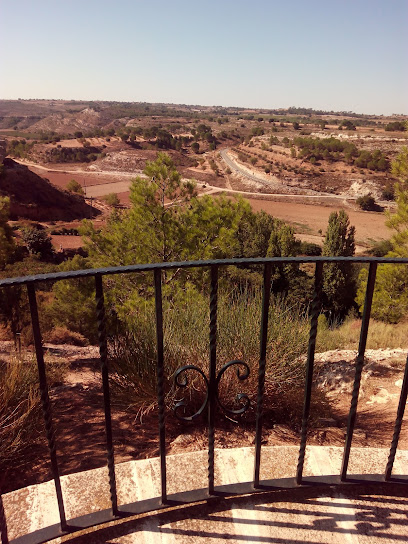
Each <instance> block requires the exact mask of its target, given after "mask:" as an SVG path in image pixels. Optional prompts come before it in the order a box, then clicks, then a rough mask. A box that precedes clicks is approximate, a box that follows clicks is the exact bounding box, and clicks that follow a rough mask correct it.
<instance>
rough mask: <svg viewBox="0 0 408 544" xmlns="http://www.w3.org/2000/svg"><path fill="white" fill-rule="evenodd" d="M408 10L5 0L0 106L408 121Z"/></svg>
mask: <svg viewBox="0 0 408 544" xmlns="http://www.w3.org/2000/svg"><path fill="white" fill-rule="evenodd" d="M407 29H408V0H279V1H278V0H217V1H213V0H204V1H202V2H194V0H188V1H187V0H115V1H113V0H98V1H96V0H0V98H19V97H20V98H66V99H89V100H96V99H103V100H120V101H146V102H174V103H179V104H183V103H184V104H202V105H222V106H252V107H258V108H277V107H288V106H306V107H313V108H322V109H326V110H346V111H348V110H352V111H355V112H361V113H384V114H390V113H408V31H407Z"/></svg>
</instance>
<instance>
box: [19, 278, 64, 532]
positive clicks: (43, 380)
mask: <svg viewBox="0 0 408 544" xmlns="http://www.w3.org/2000/svg"><path fill="white" fill-rule="evenodd" d="M27 292H28V301H29V304H30V313H31V325H32V329H33V336H34V345H35V354H36V358H37V366H38V376H39V381H40V393H41V405H42V410H43V415H44V422H45V434H46V436H47V440H48V448H49V451H50V460H51V470H52V476H53V478H54V484H55V491H56V494H57V501H58V510H59V515H60V523H61V530H62V531H65V530H66V529H67V520H66V517H65V508H64V499H63V496H62V489H61V481H60V475H59V470H58V460H57V449H56V445H55V436H54V428H53V424H52V413H51V403H50V398H49V396H48V385H47V376H46V372H45V364H44V353H43V347H42V339H41V330H40V322H39V319H38V308H37V299H36V296H35V287H34V285H33V284H32V283H29V284H27Z"/></svg>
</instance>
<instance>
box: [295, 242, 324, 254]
mask: <svg viewBox="0 0 408 544" xmlns="http://www.w3.org/2000/svg"><path fill="white" fill-rule="evenodd" d="M300 254H301V255H307V256H311V257H315V256H316V257H319V256H320V255H321V254H322V248H321V247H320V246H319V245H318V244H314V243H313V242H301V244H300Z"/></svg>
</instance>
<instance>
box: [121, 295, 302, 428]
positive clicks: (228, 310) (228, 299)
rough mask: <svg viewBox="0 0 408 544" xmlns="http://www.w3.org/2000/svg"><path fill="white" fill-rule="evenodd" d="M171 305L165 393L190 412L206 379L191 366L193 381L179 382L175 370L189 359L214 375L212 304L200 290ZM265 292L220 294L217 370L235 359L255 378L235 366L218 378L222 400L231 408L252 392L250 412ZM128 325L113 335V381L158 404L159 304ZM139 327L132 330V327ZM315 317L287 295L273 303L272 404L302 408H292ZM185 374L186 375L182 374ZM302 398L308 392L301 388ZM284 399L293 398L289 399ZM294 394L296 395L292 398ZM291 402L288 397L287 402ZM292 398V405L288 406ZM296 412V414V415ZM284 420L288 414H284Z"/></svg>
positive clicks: (141, 401) (130, 396) (128, 396)
mask: <svg viewBox="0 0 408 544" xmlns="http://www.w3.org/2000/svg"><path fill="white" fill-rule="evenodd" d="M192 297H193V298H192V299H190V298H189V297H188V296H187V298H186V299H184V300H183V301H178V302H177V303H175V304H165V308H164V353H165V371H164V374H165V376H166V382H165V388H166V400H167V406H168V408H169V409H171V408H173V406H174V403H175V402H176V401H179V400H182V399H184V400H185V402H186V404H187V407H186V413H185V415H191V413H193V412H194V411H195V410H197V409H198V408H199V407H200V404H201V403H202V402H203V400H204V397H205V381H204V378H203V377H202V376H201V375H200V373H199V372H197V371H194V370H189V371H188V372H187V373H185V374H184V375H183V376H181V378H187V382H188V384H187V386H186V387H185V388H183V387H176V386H175V384H174V374H175V372H176V370H177V369H178V368H180V367H182V366H185V365H195V366H197V367H198V368H199V369H201V370H202V372H203V373H204V374H205V375H206V376H208V365H209V363H208V361H209V308H208V299H207V298H205V297H202V296H201V295H197V293H194V295H192ZM260 320H261V294H260V293H257V294H256V295H255V296H254V295H251V296H250V295H248V294H246V293H244V294H243V295H241V296H239V297H237V296H235V297H232V296H230V295H228V294H226V293H221V294H220V296H219V300H218V342H217V364H218V367H217V371H218V372H219V371H220V369H221V368H222V366H223V365H225V364H226V363H228V362H229V361H233V360H239V361H244V362H245V363H246V364H247V365H248V367H249V369H250V375H249V377H248V379H245V380H240V379H239V377H238V376H237V370H239V372H240V375H241V376H242V374H244V372H245V367H244V366H243V365H239V366H238V365H235V366H234V367H231V368H229V369H228V370H227V371H226V372H225V373H224V374H223V376H222V378H221V379H220V381H219V388H218V391H219V399H220V401H221V402H222V404H224V405H226V406H228V408H230V409H239V407H240V406H242V405H243V400H242V398H241V400H240V399H239V397H237V395H238V394H239V393H245V394H247V395H248V397H249V399H250V400H251V409H250V410H249V411H248V415H250V414H251V413H252V415H253V414H254V407H255V406H256V395H257V383H258V365H259V333H260ZM130 321H131V322H129V323H128V326H127V332H126V333H120V334H117V335H115V336H114V337H113V338H112V339H111V341H110V355H111V360H112V362H113V368H114V370H115V372H114V374H113V386H114V388H113V389H114V392H115V393H116V399H117V400H120V402H121V403H125V404H126V403H127V404H129V405H130V404H132V405H137V406H138V407H139V408H140V410H141V411H142V412H144V411H146V410H148V409H149V408H153V407H154V406H155V405H156V331H155V325H154V323H155V318H154V312H153V308H152V307H151V306H150V305H148V304H144V305H143V306H141V307H140V308H139V310H138V311H137V312H136V313H135V314H134V315H133V316H132V317H131V319H130ZM132 331H133V332H132ZM308 335H309V320H308V318H307V317H306V316H304V315H302V314H301V313H300V312H299V310H298V309H297V308H293V307H291V308H288V307H287V306H285V304H284V303H282V301H280V300H275V301H274V302H273V303H272V304H271V307H270V313H269V329H268V346H267V371H266V381H265V392H266V397H267V399H266V404H265V405H266V406H268V407H270V408H271V409H273V410H274V411H277V412H279V411H281V412H282V414H283V413H285V414H292V415H293V412H296V413H297V416H298V415H299V413H298V412H299V407H300V404H301V401H300V403H299V405H297V406H296V407H293V406H294V405H293V402H292V401H293V395H290V399H289V396H288V395H287V393H288V392H290V391H297V392H299V391H300V390H302V389H303V386H304V370H305V363H304V357H302V356H303V355H305V353H306V350H307V342H308ZM180 381H182V380H180ZM296 395H297V393H296ZM300 398H302V395H300ZM283 399H286V400H285V401H284V400H283ZM288 399H289V400H288ZM285 403H286V404H285ZM287 403H289V404H291V405H293V406H292V408H291V406H289V405H287ZM297 416H296V417H297ZM278 419H281V418H278Z"/></svg>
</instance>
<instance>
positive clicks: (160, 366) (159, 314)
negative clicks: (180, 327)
mask: <svg viewBox="0 0 408 544" xmlns="http://www.w3.org/2000/svg"><path fill="white" fill-rule="evenodd" d="M154 289H155V303H156V337H157V402H158V405H159V439H160V470H161V494H162V503H163V504H164V503H166V501H167V483H166V429H165V419H164V411H165V406H164V353H163V304H162V284H161V270H159V269H156V270H155V271H154Z"/></svg>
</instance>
